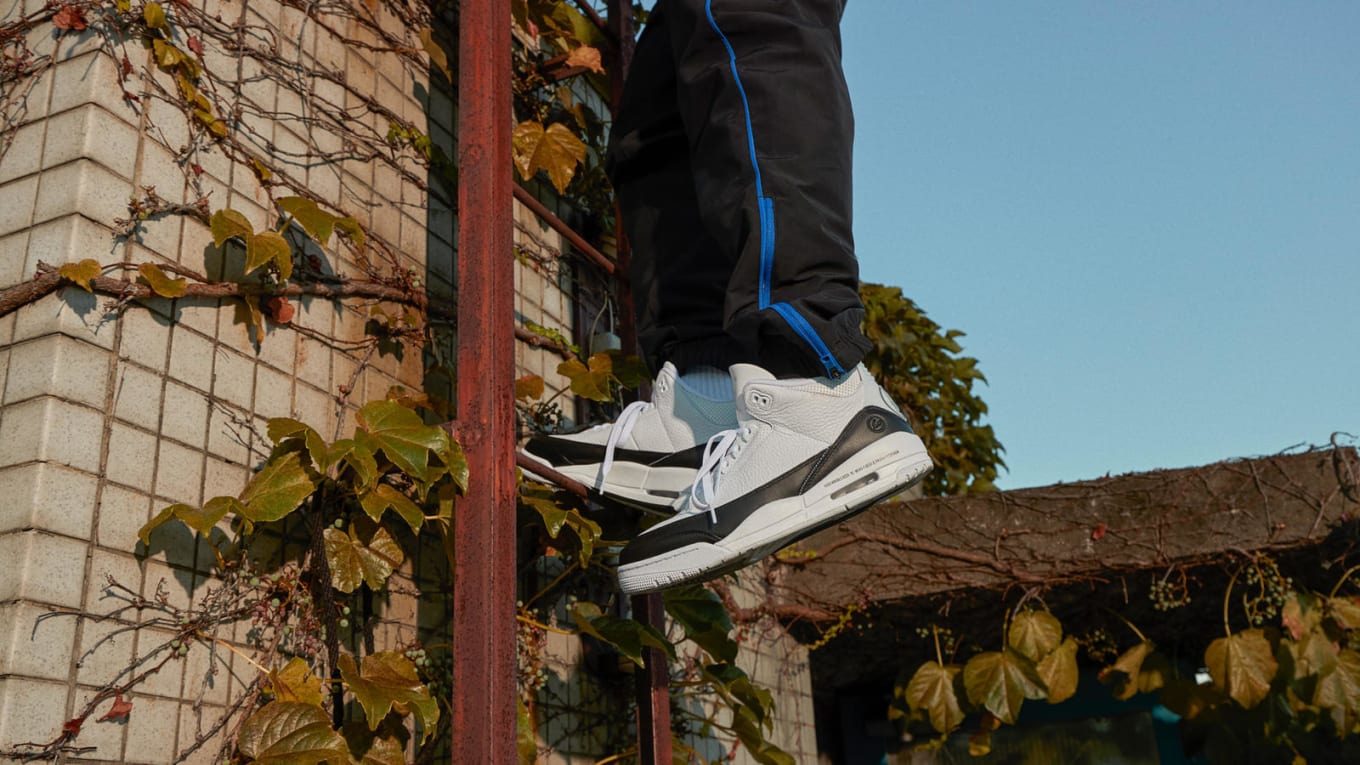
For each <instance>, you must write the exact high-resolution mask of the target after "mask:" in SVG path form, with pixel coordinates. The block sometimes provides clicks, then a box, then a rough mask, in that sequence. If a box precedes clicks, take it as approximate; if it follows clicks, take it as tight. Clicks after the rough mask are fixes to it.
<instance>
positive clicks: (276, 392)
mask: <svg viewBox="0 0 1360 765" xmlns="http://www.w3.org/2000/svg"><path fill="white" fill-rule="evenodd" d="M292 394H293V384H292V380H290V379H288V378H287V377H285V376H284V375H282V374H280V373H278V372H275V371H274V370H272V369H270V368H269V367H266V366H263V365H261V366H259V367H257V368H256V370H255V408H254V412H255V414H257V415H259V416H260V417H264V418H266V419H268V418H271V417H291V416H292V414H293V402H292Z"/></svg>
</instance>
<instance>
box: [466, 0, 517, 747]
mask: <svg viewBox="0 0 1360 765" xmlns="http://www.w3.org/2000/svg"><path fill="white" fill-rule="evenodd" d="M510 45H511V43H510V2H509V0H462V2H461V3H459V28H458V115H459V124H458V160H459V162H458V164H459V170H460V173H459V184H458V216H459V220H458V224H459V227H458V381H459V384H458V432H459V436H460V437H461V439H462V443H463V449H464V450H465V451H466V452H467V459H468V468H469V474H470V480H469V481H468V484H469V486H468V493H467V496H466V497H464V498H463V500H462V501H461V502H460V503H459V505H458V510H457V512H456V514H455V518H454V544H455V556H456V560H455V563H454V574H453V576H454V579H453V642H454V650H453V692H454V695H453V720H452V725H453V762H455V763H469V762H475V763H479V764H481V763H487V764H489V765H513V763H514V762H515V693H516V690H515V633H514V631H515V454H514V449H515V431H514V422H515V421H514V399H513V393H512V391H513V390H514V372H515V370H514V359H515V354H514V352H513V348H514V321H513V319H514V311H513V307H514V289H515V288H514V272H513V270H512V267H513V264H514V259H513V257H512V252H513V250H512V239H511V238H512V225H513V222H512V217H511V213H512V208H511V204H512V202H511V199H512V197H511V191H510V187H511V184H512V178H511V175H510V173H511V167H512V165H511V161H510V119H511V103H510V78H511V70H510V53H511V47H510Z"/></svg>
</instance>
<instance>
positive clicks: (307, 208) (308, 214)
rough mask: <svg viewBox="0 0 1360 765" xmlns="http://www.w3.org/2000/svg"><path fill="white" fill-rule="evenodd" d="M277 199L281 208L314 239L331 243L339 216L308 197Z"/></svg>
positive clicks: (322, 242) (327, 243)
mask: <svg viewBox="0 0 1360 765" xmlns="http://www.w3.org/2000/svg"><path fill="white" fill-rule="evenodd" d="M277 201H278V203H279V208H280V209H282V210H283V211H284V212H286V213H288V214H289V215H291V216H293V220H295V221H297V222H298V225H300V226H302V228H303V230H305V231H306V232H307V233H308V234H310V235H311V237H312V238H313V239H315V240H316V241H318V242H320V243H321V244H322V246H326V245H329V244H330V241H331V232H332V231H333V230H334V229H335V221H336V219H337V217H338V216H335V215H331V214H330V213H328V212H326V211H325V210H322V209H321V208H320V207H318V206H317V204H316V202H313V201H312V200H310V199H308V198H306V197H282V198H281V199H279V200H277Z"/></svg>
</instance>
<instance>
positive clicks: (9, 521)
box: [0, 462, 98, 539]
mask: <svg viewBox="0 0 1360 765" xmlns="http://www.w3.org/2000/svg"><path fill="white" fill-rule="evenodd" d="M97 486H98V481H97V479H96V478H95V477H94V476H93V475H90V474H88V473H81V472H78V471H75V470H71V469H69V468H64V467H59V466H56V465H50V464H45V463H40V462H39V463H30V464H28V465H21V466H17V467H11V468H5V469H3V470H0V497H10V498H11V499H10V500H8V501H5V502H2V503H0V532H5V531H14V530H19V529H30V528H32V529H43V530H46V531H51V532H55V533H57V534H65V535H67V536H71V537H76V538H82V539H83V538H86V537H88V536H89V534H90V527H91V524H92V519H93V516H94V498H95V490H96V488H97Z"/></svg>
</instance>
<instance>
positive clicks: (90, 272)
mask: <svg viewBox="0 0 1360 765" xmlns="http://www.w3.org/2000/svg"><path fill="white" fill-rule="evenodd" d="M103 271H104V269H102V268H100V267H99V261H97V260H91V259H90V258H85V259H84V260H82V261H80V262H78V263H65V264H63V265H62V266H61V268H58V269H57V275H58V276H60V277H61V278H63V279H65V280H66V281H68V282H70V283H72V284H74V285H76V286H77V287H79V288H81V289H83V290H85V291H86V292H93V291H94V290H93V289H91V287H90V282H92V281H94V280H95V279H96V278H98V276H99V275H100V274H101V273H103Z"/></svg>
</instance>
